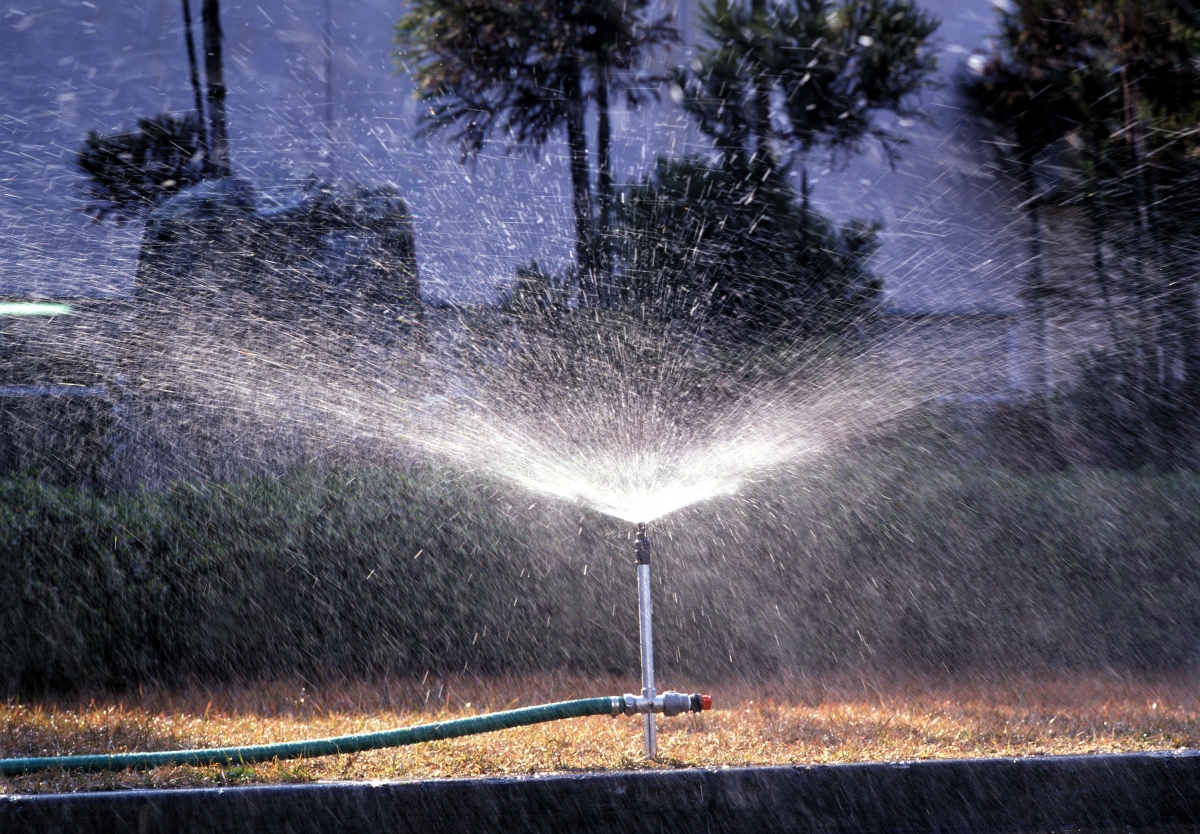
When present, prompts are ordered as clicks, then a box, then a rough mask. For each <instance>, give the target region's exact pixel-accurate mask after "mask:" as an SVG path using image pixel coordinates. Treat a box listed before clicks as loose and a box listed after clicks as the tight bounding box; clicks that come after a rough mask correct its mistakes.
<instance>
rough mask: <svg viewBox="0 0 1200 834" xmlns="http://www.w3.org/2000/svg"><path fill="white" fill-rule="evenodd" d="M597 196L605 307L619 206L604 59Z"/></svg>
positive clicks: (599, 84)
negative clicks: (613, 232) (615, 215)
mask: <svg viewBox="0 0 1200 834" xmlns="http://www.w3.org/2000/svg"><path fill="white" fill-rule="evenodd" d="M596 167H597V169H598V170H597V174H596V193H597V196H598V197H599V200H600V222H599V227H598V229H597V233H596V256H597V261H598V263H597V267H598V271H599V274H600V280H601V281H602V282H603V284H602V286H601V287H599V290H600V293H599V301H600V303H601V304H604V303H606V302H607V301H608V300H609V299H610V297H611V294H612V292H613V286H612V283H613V249H612V229H613V209H614V203H615V202H616V199H615V194H614V190H615V189H614V185H613V172H612V122H611V114H610V112H609V103H608V64H607V63H606V61H605V60H604V58H603V57H601V59H600V60H599V61H598V62H597V65H596Z"/></svg>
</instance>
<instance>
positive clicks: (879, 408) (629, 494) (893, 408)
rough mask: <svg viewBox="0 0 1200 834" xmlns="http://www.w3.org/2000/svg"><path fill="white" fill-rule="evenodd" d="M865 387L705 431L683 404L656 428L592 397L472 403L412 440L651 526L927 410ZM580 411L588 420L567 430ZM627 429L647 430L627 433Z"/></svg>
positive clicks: (419, 427) (719, 420)
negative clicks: (550, 412) (553, 406)
mask: <svg viewBox="0 0 1200 834" xmlns="http://www.w3.org/2000/svg"><path fill="white" fill-rule="evenodd" d="M866 383H867V380H866V379H858V380H851V379H842V380H834V379H830V380H827V381H825V382H824V383H823V385H821V386H818V387H817V388H816V390H813V387H812V386H806V391H804V392H801V391H788V390H786V389H785V390H782V391H779V390H776V391H770V390H753V389H751V390H749V391H747V392H746V393H744V394H743V395H742V397H741V398H739V400H738V401H737V402H736V403H734V404H732V405H731V406H730V407H729V409H728V410H727V411H725V412H724V413H719V414H715V415H709V416H708V419H705V420H701V421H700V422H699V425H698V426H696V425H692V426H680V425H679V424H678V423H677V422H676V420H675V419H673V418H674V417H675V416H677V413H678V412H680V411H685V410H686V409H687V408H688V407H689V404H688V403H687V402H686V401H681V402H679V403H676V410H675V412H674V413H673V411H672V409H671V408H670V407H669V405H668V407H667V408H665V409H663V408H660V409H659V411H660V414H658V415H657V416H656V417H654V418H652V419H649V420H647V419H646V415H645V414H641V415H629V414H624V415H623V414H621V413H619V412H613V411H611V410H607V411H605V410H602V409H601V408H600V407H599V404H593V405H594V407H592V408H588V407H587V406H588V403H587V402H586V398H584V402H579V401H576V402H564V403H563V408H562V411H561V412H560V413H559V414H557V415H554V417H555V419H536V416H534V417H531V416H530V415H514V414H506V413H504V412H498V411H496V410H494V409H493V408H491V407H489V406H488V405H485V404H476V405H475V408H473V409H465V410H463V411H460V412H459V413H457V414H450V415H447V414H446V413H444V412H443V413H439V414H437V415H436V416H435V415H433V414H426V415H423V417H422V419H418V420H417V421H415V422H413V423H410V424H409V426H408V429H407V431H405V432H404V437H405V440H407V441H408V442H409V443H411V444H413V445H414V446H416V447H417V448H419V449H422V450H424V451H425V452H427V453H430V454H432V455H434V456H437V457H440V458H445V459H450V460H452V461H456V462H458V463H459V464H461V465H464V466H467V467H469V468H471V469H475V470H479V471H483V472H487V473H490V474H492V475H494V476H498V477H500V478H503V479H506V480H508V481H511V482H513V483H516V484H518V485H519V486H521V487H523V488H525V489H527V490H529V491H531V492H535V493H539V494H542V495H547V496H552V497H555V498H559V499H562V500H566V501H572V502H577V503H579V504H583V505H585V506H588V507H590V508H591V509H593V510H596V511H598V512H601V513H603V514H605V515H610V516H613V517H615V518H619V519H622V520H624V521H629V522H643V521H654V520H656V519H658V518H661V517H663V516H665V515H668V514H670V513H673V512H675V511H677V510H680V509H683V508H684V507H688V506H691V505H693V504H698V503H701V502H704V501H707V500H709V499H711V498H716V497H719V496H727V495H733V494H736V493H737V492H738V491H739V490H740V489H741V487H742V486H743V485H744V484H746V483H748V482H749V481H751V480H753V479H755V478H756V477H760V476H762V475H764V474H766V473H768V472H770V471H771V470H773V469H777V468H779V467H782V466H789V465H797V464H802V463H803V462H805V461H810V460H812V459H814V458H815V457H817V456H818V455H821V454H823V453H828V452H832V451H835V450H837V449H838V448H840V447H842V446H844V445H846V444H848V443H851V442H853V441H854V440H856V439H861V438H864V437H867V436H869V435H871V434H873V433H876V432H877V431H878V430H879V429H881V428H882V427H884V426H886V425H887V424H888V423H889V422H891V421H892V420H894V419H895V418H896V417H897V416H899V415H900V414H902V413H904V412H905V411H907V410H908V409H910V408H911V407H912V406H913V405H915V404H916V403H917V402H918V401H919V399H918V398H917V397H916V396H915V395H914V393H913V392H901V391H900V390H898V389H896V388H894V387H889V386H881V385H879V384H876V385H875V386H874V388H871V387H868V385H867V384H866ZM580 411H582V412H583V413H585V414H587V415H588V418H587V419H586V420H582V421H573V420H571V419H570V418H571V415H572V413H578V412H580ZM663 412H665V413H663ZM597 414H603V415H604V417H603V419H600V420H597V419H596V415H597ZM625 421H628V422H634V423H638V424H639V429H640V430H639V431H637V432H629V431H628V430H627V429H628V426H627V425H623V423H624V422H625ZM573 429H575V430H576V431H572V430H573ZM630 434H634V435H637V439H636V440H631V439H629V437H628V435H630Z"/></svg>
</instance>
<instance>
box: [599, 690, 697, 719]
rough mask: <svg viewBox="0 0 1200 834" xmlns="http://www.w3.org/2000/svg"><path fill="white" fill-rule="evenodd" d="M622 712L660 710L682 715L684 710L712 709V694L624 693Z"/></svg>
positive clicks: (663, 712) (639, 712) (670, 714)
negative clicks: (648, 694) (644, 694)
mask: <svg viewBox="0 0 1200 834" xmlns="http://www.w3.org/2000/svg"><path fill="white" fill-rule="evenodd" d="M621 701H622V710H621V711H622V712H623V713H624V714H625V715H641V714H645V713H648V712H661V713H662V714H663V715H665V716H668V717H670V716H672V715H682V714H683V713H685V712H701V711H703V710H709V709H712V696H711V695H700V694H698V693H697V694H693V695H688V694H685V693H683V692H664V693H662V694H661V695H656V696H654V697H653V698H646V697H644V696H642V695H625V696H624V697H623V698H622V699H621Z"/></svg>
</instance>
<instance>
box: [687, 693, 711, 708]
mask: <svg viewBox="0 0 1200 834" xmlns="http://www.w3.org/2000/svg"><path fill="white" fill-rule="evenodd" d="M710 709H712V696H711V695H693V696H692V703H691V711H692V712H704V711H705V710H710Z"/></svg>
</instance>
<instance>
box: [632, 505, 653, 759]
mask: <svg viewBox="0 0 1200 834" xmlns="http://www.w3.org/2000/svg"><path fill="white" fill-rule="evenodd" d="M633 551H634V554H635V555H636V556H637V574H638V630H639V633H640V636H641V646H642V697H643V698H648V699H650V700H653V699H654V695H655V692H654V608H653V604H652V603H651V600H650V540H649V539H648V538H646V525H645V524H639V525H638V526H637V538H636V539H634V543H633ZM642 742H643V748H644V749H645V751H646V758H647V759H653V758H656V757H657V756H658V725H657V723H655V715H654V713H653V712H647V713H645V714H644V715H643V716H642Z"/></svg>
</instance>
